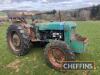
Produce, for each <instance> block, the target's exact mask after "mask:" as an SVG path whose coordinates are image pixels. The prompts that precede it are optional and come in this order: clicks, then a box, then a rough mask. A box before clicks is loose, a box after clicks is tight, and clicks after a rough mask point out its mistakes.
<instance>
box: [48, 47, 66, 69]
mask: <svg viewBox="0 0 100 75" xmlns="http://www.w3.org/2000/svg"><path fill="white" fill-rule="evenodd" d="M48 58H49V61H50V63H51V64H52V65H53V66H54V67H55V68H61V67H62V63H61V62H62V61H64V60H65V55H64V53H63V52H62V51H61V49H59V48H52V49H49V51H48Z"/></svg>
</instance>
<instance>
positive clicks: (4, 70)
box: [0, 21, 100, 75]
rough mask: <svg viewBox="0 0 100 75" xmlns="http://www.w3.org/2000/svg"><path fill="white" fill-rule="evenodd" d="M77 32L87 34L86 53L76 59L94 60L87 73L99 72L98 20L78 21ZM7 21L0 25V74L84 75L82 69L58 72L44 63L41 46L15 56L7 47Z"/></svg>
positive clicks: (99, 44) (97, 73)
mask: <svg viewBox="0 0 100 75" xmlns="http://www.w3.org/2000/svg"><path fill="white" fill-rule="evenodd" d="M76 23H77V24H78V26H77V32H78V33H80V34H82V35H83V36H87V37H88V39H89V44H88V47H87V51H86V53H82V54H80V56H79V57H77V60H81V61H95V63H96V68H97V69H96V70H94V71H90V74H89V75H99V74H100V21H80V22H79V21H78V22H76ZM8 25H9V23H5V24H4V25H2V26H0V75H84V74H83V71H67V72H64V73H62V72H59V71H56V70H54V69H51V68H50V67H48V66H47V65H46V62H45V59H44V53H43V49H42V48H33V49H32V50H31V51H30V53H29V54H27V55H26V56H21V57H18V56H15V55H13V54H12V53H11V52H10V50H9V49H8V46H7V42H6V31H7V28H8Z"/></svg>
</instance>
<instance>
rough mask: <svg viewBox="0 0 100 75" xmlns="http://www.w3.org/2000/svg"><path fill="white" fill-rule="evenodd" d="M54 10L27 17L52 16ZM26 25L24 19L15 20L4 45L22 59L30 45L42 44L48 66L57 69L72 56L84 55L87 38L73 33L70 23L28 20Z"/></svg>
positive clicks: (74, 24) (74, 26) (73, 57)
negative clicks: (6, 44)
mask: <svg viewBox="0 0 100 75" xmlns="http://www.w3.org/2000/svg"><path fill="white" fill-rule="evenodd" d="M55 13H56V11H52V12H43V13H36V14H35V15H31V16H32V17H36V15H41V14H48V15H50V14H55ZM32 21H33V23H32V24H29V23H27V22H26V20H25V18H22V17H21V18H18V17H17V19H16V18H15V19H14V22H12V24H11V25H10V26H9V27H8V30H7V43H8V47H9V48H10V50H11V51H12V52H13V53H14V54H16V55H18V56H23V55H25V54H27V53H28V52H29V51H30V48H31V46H32V45H33V44H34V43H36V42H40V43H42V44H44V43H45V49H44V56H45V60H46V61H47V63H48V64H49V65H51V66H52V67H53V68H55V69H61V67H62V61H73V60H75V55H76V54H80V53H83V52H85V47H86V44H87V38H86V37H82V36H81V35H79V34H77V33H76V23H74V22H71V21H67V22H66V21H50V22H43V23H38V22H37V21H36V20H35V19H32Z"/></svg>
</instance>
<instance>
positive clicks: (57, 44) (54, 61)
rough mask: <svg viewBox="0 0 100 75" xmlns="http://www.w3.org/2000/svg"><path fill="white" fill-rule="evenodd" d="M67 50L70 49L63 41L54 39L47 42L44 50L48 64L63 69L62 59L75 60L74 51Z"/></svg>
mask: <svg viewBox="0 0 100 75" xmlns="http://www.w3.org/2000/svg"><path fill="white" fill-rule="evenodd" d="M65 50H70V49H69V48H68V46H67V45H66V44H65V42H63V41H53V42H50V43H49V44H47V46H46V48H45V52H44V55H45V58H46V61H47V64H49V65H50V66H51V67H53V68H55V69H61V68H62V61H71V60H73V57H75V55H74V53H72V52H70V51H69V52H67V53H66V52H65Z"/></svg>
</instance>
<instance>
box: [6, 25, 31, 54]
mask: <svg viewBox="0 0 100 75" xmlns="http://www.w3.org/2000/svg"><path fill="white" fill-rule="evenodd" d="M7 42H8V46H9V48H10V50H11V51H12V52H13V53H14V54H16V55H18V56H22V55H25V54H27V53H28V52H29V49H30V45H31V42H30V39H29V37H28V35H27V34H26V33H25V31H24V30H23V28H22V27H21V26H18V25H10V27H9V28H8V30H7Z"/></svg>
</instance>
